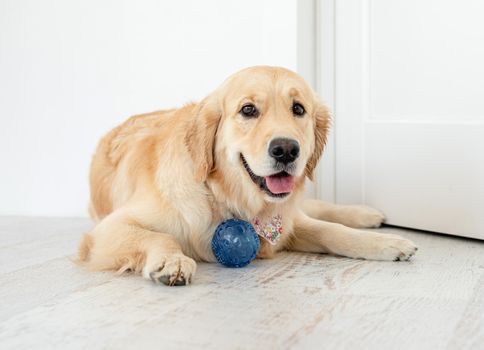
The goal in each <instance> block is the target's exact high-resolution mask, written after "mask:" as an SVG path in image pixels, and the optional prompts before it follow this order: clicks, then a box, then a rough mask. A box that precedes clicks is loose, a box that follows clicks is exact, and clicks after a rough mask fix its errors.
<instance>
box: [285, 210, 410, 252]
mask: <svg viewBox="0 0 484 350" xmlns="http://www.w3.org/2000/svg"><path fill="white" fill-rule="evenodd" d="M294 234H295V237H294V239H293V240H292V241H291V243H290V245H289V248H290V249H292V250H296V251H303V252H312V253H332V254H336V255H342V256H347V257H350V258H361V259H369V260H394V261H397V260H408V259H410V257H411V256H412V255H413V254H415V252H416V250H417V247H416V246H415V244H414V243H413V242H412V241H409V240H408V239H405V238H403V237H400V236H397V235H392V234H382V233H376V232H366V231H360V230H355V229H353V228H350V227H346V226H343V225H341V224H337V223H331V222H324V221H320V220H316V219H313V218H311V217H309V216H307V215H306V214H304V213H303V212H299V213H298V214H297V216H296V219H295V221H294Z"/></svg>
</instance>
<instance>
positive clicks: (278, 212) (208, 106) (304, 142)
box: [79, 66, 417, 285]
mask: <svg viewBox="0 0 484 350" xmlns="http://www.w3.org/2000/svg"><path fill="white" fill-rule="evenodd" d="M329 125H330V115H329V112H328V109H327V108H326V107H325V106H324V105H323V104H321V103H320V102H319V100H318V98H317V96H316V95H315V93H314V92H313V91H312V90H311V88H310V87H309V86H308V85H307V84H306V83H305V82H304V80H303V79H302V78H301V77H300V76H298V75H297V74H296V73H294V72H292V71H289V70H287V69H284V68H279V67H266V66H259V67H251V68H247V69H244V70H242V71H240V72H238V73H235V74H234V75H232V76H231V77H229V78H228V79H227V80H226V81H225V82H224V83H223V84H222V85H221V86H220V87H219V88H217V89H216V90H215V91H214V92H213V93H211V94H210V95H208V96H207V97H206V98H205V99H204V100H203V101H201V102H200V103H192V104H189V105H186V106H184V107H182V108H180V109H172V110H163V111H159V112H153V113H149V114H144V115H138V116H134V117H132V118H130V119H128V120H127V121H126V122H125V123H123V124H122V125H120V126H118V127H117V128H115V129H113V130H112V131H110V132H109V133H108V134H107V135H106V136H105V137H104V138H103V139H102V140H101V141H100V144H99V146H98V148H97V151H96V153H95V155H94V157H93V160H92V166H91V174H90V186H91V205H90V213H91V216H92V217H93V218H94V219H95V220H96V222H97V224H96V226H95V227H94V229H93V230H92V231H91V232H89V233H87V234H86V235H85V236H84V238H83V240H82V242H81V245H80V249H79V257H80V260H81V261H82V262H83V263H84V264H85V265H86V266H87V267H88V268H91V269H94V270H116V271H118V272H120V273H121V272H124V271H132V272H136V273H141V274H142V276H143V277H144V278H146V279H149V280H152V281H154V282H156V283H160V282H162V283H164V284H167V285H185V284H189V283H190V281H191V280H192V278H193V276H194V274H195V270H196V266H197V265H196V262H195V261H196V260H197V261H208V262H215V261H216V259H215V257H214V255H213V253H212V250H211V239H212V236H213V233H214V230H215V228H216V227H217V225H218V224H220V223H221V222H222V221H224V220H226V219H229V218H239V219H243V220H246V221H249V222H254V220H257V221H258V222H271V220H274V218H277V220H279V224H280V226H282V229H281V230H280V232H279V233H280V234H279V236H278V238H279V239H278V240H277V241H273V242H272V241H271V242H269V241H268V240H266V239H263V238H261V248H260V251H259V255H258V257H259V258H270V257H272V256H273V255H274V254H275V253H276V252H278V251H281V250H291V251H299V252H310V253H330V254H335V255H340V256H346V257H351V258H360V259H374V260H394V261H396V260H408V259H409V258H410V257H411V256H412V255H413V254H414V253H415V251H416V249H417V248H416V246H415V245H414V244H413V243H412V242H411V241H409V240H407V239H404V238H402V237H399V236H396V235H390V234H381V233H376V232H367V231H362V230H360V229H361V228H370V227H378V226H380V224H381V223H382V221H383V220H384V216H383V215H382V214H381V213H380V212H379V211H377V210H375V209H372V208H369V207H366V206H356V205H353V206H352V205H335V204H329V203H324V202H321V201H318V200H304V198H303V194H304V182H305V179H306V178H308V179H312V178H313V176H314V174H313V173H314V170H315V167H316V164H317V162H318V159H319V158H320V156H321V152H322V151H323V148H324V144H325V141H326V135H327V133H328V128H329Z"/></svg>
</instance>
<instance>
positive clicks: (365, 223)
mask: <svg viewBox="0 0 484 350" xmlns="http://www.w3.org/2000/svg"><path fill="white" fill-rule="evenodd" d="M343 211H344V213H343V217H344V218H345V220H346V221H347V222H345V225H346V226H349V227H353V228H375V227H380V226H381V224H382V223H383V221H385V215H383V213H382V212H380V211H379V210H376V209H374V208H372V207H368V206H366V205H347V206H345V207H344V209H343Z"/></svg>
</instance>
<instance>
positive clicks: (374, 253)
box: [363, 233, 418, 261]
mask: <svg viewBox="0 0 484 350" xmlns="http://www.w3.org/2000/svg"><path fill="white" fill-rule="evenodd" d="M371 239H372V241H373V242H372V244H371V245H370V247H369V248H370V249H368V251H367V253H366V254H365V255H366V256H363V258H364V259H369V260H386V261H407V260H409V259H410V258H411V257H412V256H413V255H414V254H415V253H416V252H417V249H418V248H417V246H416V245H415V243H413V242H412V241H410V240H408V239H405V238H403V237H400V236H398V235H393V234H377V233H376V234H375V235H374V236H373V237H372V238H371Z"/></svg>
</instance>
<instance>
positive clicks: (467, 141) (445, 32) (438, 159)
mask: <svg viewBox="0 0 484 350" xmlns="http://www.w3.org/2000/svg"><path fill="white" fill-rule="evenodd" d="M334 4H335V26H334V29H335V71H334V74H335V77H334V79H335V99H334V104H335V105H334V114H335V122H334V124H335V148H336V162H335V173H336V186H335V188H336V190H335V191H336V201H337V202H340V203H366V204H368V205H372V206H375V207H377V208H379V209H381V210H382V211H383V212H385V214H386V215H387V217H388V220H387V221H388V223H390V224H394V225H399V226H406V227H412V228H417V229H424V230H430V231H437V232H443V233H449V234H455V235H462V236H468V237H475V238H481V239H484V64H482V62H484V44H483V43H484V22H483V21H482V20H481V14H482V13H484V2H482V1H478V0H466V1H457V0H444V1H433V0H426V1H417V0H407V1H401V0H372V1H371V0H367V1H360V0H338V1H335V2H334Z"/></svg>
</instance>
